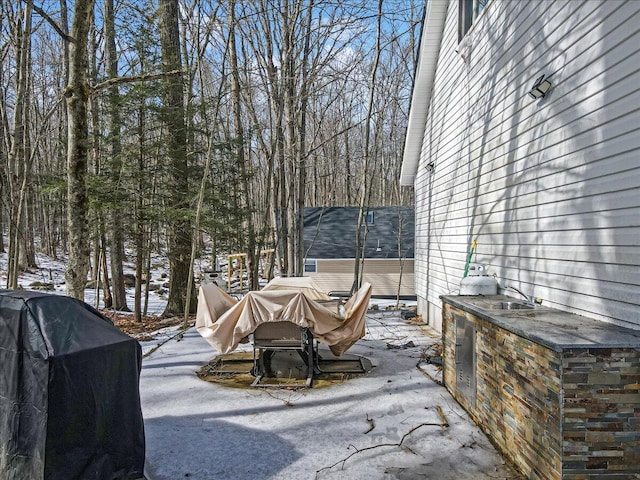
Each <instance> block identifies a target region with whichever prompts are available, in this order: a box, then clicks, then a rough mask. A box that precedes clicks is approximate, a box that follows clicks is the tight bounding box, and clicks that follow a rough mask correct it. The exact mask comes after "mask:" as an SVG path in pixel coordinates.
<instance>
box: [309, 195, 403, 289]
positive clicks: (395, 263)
mask: <svg viewBox="0 0 640 480" xmlns="http://www.w3.org/2000/svg"><path fill="white" fill-rule="evenodd" d="M358 212H359V208H358V207H307V208H305V209H304V249H305V267H304V275H305V276H309V277H313V279H314V281H315V282H316V284H318V286H320V287H321V289H322V290H323V291H326V292H338V293H341V292H349V290H350V289H351V287H352V285H353V278H354V262H355V257H356V230H357V224H358ZM414 218H415V215H414V209H413V207H397V206H392V207H369V209H368V210H367V211H366V212H365V214H364V219H363V225H362V227H361V237H360V238H361V244H362V246H363V247H364V248H363V249H362V250H361V253H360V255H359V256H360V257H364V274H363V281H366V282H369V283H371V285H372V287H373V289H372V296H374V297H389V298H395V297H396V296H397V295H398V294H399V295H400V297H401V298H415V290H414V286H413V280H414V269H413V256H414V252H413V242H414ZM361 248H362V247H361Z"/></svg>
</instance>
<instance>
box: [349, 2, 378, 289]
mask: <svg viewBox="0 0 640 480" xmlns="http://www.w3.org/2000/svg"><path fill="white" fill-rule="evenodd" d="M382 2H383V0H378V21H377V29H376V50H375V58H374V61H373V66H372V67H371V75H370V77H369V98H368V103H367V115H366V117H365V119H364V121H365V133H364V147H363V151H362V157H363V165H362V186H361V195H360V208H359V210H358V221H357V224H356V251H355V256H356V258H355V261H354V272H353V285H352V286H351V293H355V292H356V290H358V289H359V288H360V285H361V284H362V274H363V271H364V255H363V254H362V252H361V249H362V250H364V249H363V247H362V245H363V244H362V234H361V230H362V223H363V217H364V210H365V208H366V204H367V203H368V200H369V183H368V182H367V177H368V173H369V172H368V170H369V158H370V156H371V152H370V151H369V150H370V149H369V145H370V137H371V119H372V116H373V99H374V93H375V85H376V77H377V72H378V64H379V62H380V37H381V29H382Z"/></svg>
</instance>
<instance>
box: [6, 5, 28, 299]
mask: <svg viewBox="0 0 640 480" xmlns="http://www.w3.org/2000/svg"><path fill="white" fill-rule="evenodd" d="M16 35H17V38H16V44H17V45H18V50H17V56H16V57H17V58H16V62H17V65H16V69H17V79H16V100H15V107H14V117H13V134H12V136H11V148H10V150H9V158H8V176H9V179H8V182H7V183H8V184H9V198H10V202H9V205H10V217H9V222H10V223H9V268H8V272H7V288H10V289H16V288H18V274H19V272H20V258H21V256H24V253H23V252H21V247H22V246H23V244H24V242H23V238H24V222H23V216H24V214H25V210H26V209H25V196H26V188H27V185H26V181H27V176H28V171H29V168H28V165H29V163H30V158H29V156H28V152H27V151H26V148H27V145H26V139H27V132H28V130H27V118H28V117H27V112H28V110H29V105H28V99H29V78H30V68H29V64H30V57H31V52H30V50H31V6H30V5H27V6H26V7H25V9H24V13H23V18H22V19H21V20H20V21H19V22H18V24H17V25H16ZM22 250H23V249H22ZM25 266H26V264H25Z"/></svg>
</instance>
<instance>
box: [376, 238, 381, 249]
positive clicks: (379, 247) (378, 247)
mask: <svg viewBox="0 0 640 480" xmlns="http://www.w3.org/2000/svg"><path fill="white" fill-rule="evenodd" d="M381 251H382V247H381V246H380V240H378V246H377V247H376V252H381Z"/></svg>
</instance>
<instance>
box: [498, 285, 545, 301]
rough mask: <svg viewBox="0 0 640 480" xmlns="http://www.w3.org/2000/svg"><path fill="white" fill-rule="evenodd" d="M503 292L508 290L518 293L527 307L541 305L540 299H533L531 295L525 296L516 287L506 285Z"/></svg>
mask: <svg viewBox="0 0 640 480" xmlns="http://www.w3.org/2000/svg"><path fill="white" fill-rule="evenodd" d="M504 289H505V290H507V289H509V290H513V291H515V292H518V293H519V294H520V295H522V297H523V298H524V299H525V300H526V301H527V303H528V304H529V305H533V306H535V305H536V304H537V305H540V304H541V303H542V299H541V298H539V297H534V296H533V295H527V294H526V293H524V292H523V291H522V290H520V289H519V288H516V287H512V286H511V285H506V286H505V287H504Z"/></svg>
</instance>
